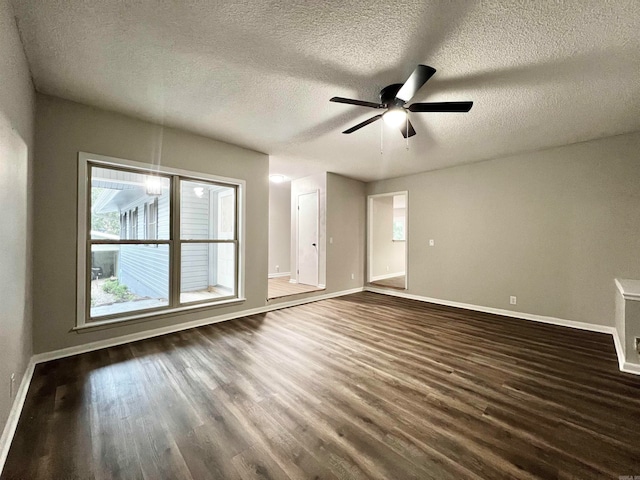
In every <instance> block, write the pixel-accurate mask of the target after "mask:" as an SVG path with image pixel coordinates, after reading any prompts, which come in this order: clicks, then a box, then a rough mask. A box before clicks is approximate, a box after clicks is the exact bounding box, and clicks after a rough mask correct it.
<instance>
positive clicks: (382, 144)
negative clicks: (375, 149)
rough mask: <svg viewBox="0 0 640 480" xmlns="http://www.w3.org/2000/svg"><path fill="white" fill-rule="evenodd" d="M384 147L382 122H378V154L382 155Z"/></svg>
mask: <svg viewBox="0 0 640 480" xmlns="http://www.w3.org/2000/svg"><path fill="white" fill-rule="evenodd" d="M383 147H384V122H380V156H382V152H383Z"/></svg>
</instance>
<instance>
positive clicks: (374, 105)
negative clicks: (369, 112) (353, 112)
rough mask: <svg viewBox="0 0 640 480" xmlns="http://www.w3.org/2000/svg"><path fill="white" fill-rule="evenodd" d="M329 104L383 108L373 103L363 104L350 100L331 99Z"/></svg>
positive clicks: (361, 101)
mask: <svg viewBox="0 0 640 480" xmlns="http://www.w3.org/2000/svg"><path fill="white" fill-rule="evenodd" d="M329 101H330V102H336V103H346V104H347V105H358V106H360V107H370V108H384V105H381V104H379V103H373V102H365V101H363V100H352V99H351V98H343V97H333V98H332V99H330V100H329Z"/></svg>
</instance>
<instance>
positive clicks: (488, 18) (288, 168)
mask: <svg viewBox="0 0 640 480" xmlns="http://www.w3.org/2000/svg"><path fill="white" fill-rule="evenodd" d="M14 7H15V10H16V14H17V17H18V23H19V28H20V32H21V35H22V38H23V41H24V43H25V49H26V52H27V58H28V60H29V63H30V66H31V70H32V73H33V76H34V81H35V84H36V88H37V89H38V90H39V91H41V92H44V93H48V94H52V95H56V96H59V97H63V98H67V99H70V100H75V101H78V102H82V103H86V104H90V105H95V106H99V107H103V108H107V109H110V110H115V111H119V112H123V113H126V114H129V115H133V116H136V117H140V118H144V119H148V120H152V121H155V122H160V123H163V124H165V125H168V126H175V127H180V128H184V129H187V130H191V131H195V132H198V133H202V134H205V135H208V136H211V137H214V138H217V139H220V140H224V141H228V142H231V143H235V144H238V145H241V146H245V147H249V148H252V149H255V150H258V151H261V152H265V153H268V154H270V155H271V156H272V165H271V170H272V171H275V170H281V171H284V173H289V174H290V175H292V176H298V175H300V174H302V173H305V172H313V171H318V170H327V171H333V172H337V173H341V174H344V175H347V176H351V177H354V178H359V179H362V180H374V179H380V178H388V177H395V176H399V175H405V174H409V173H414V172H419V171H425V170H431V169H436V168H443V167H446V166H451V165H455V164H460V163H467V162H474V161H479V160H483V159H488V158H495V157H500V156H504V155H508V154H512V153H517V152H523V151H531V150H538V149H542V148H547V147H551V146H557V145H564V144H569V143H574V142H579V141H584V140H589V139H593V138H598V137H602V136H608V135H615V134H620V133H626V132H630V131H637V130H640V115H639V114H638V113H639V112H640V1H638V0H627V1H622V0H618V1H606V0H564V1H561V0H557V1H551V0H548V1H545V0H529V1H527V0H487V1H471V0H461V1H455V0H449V1H440V2H435V1H424V0H404V1H397V2H389V1H381V0H335V1H334V0H330V1H308V0H271V1H254V0H244V1H225V2H222V1H215V2H213V1H205V0H203V1H183V2H178V1H144V0H138V1H125V2H123V1H115V0H44V1H43V0H15V2H14ZM418 63H424V64H427V65H431V66H433V67H434V68H436V69H437V73H436V75H435V76H434V77H433V78H432V79H431V80H430V81H429V82H428V83H427V84H426V85H425V86H424V87H423V88H422V90H420V92H419V93H418V94H417V95H416V97H415V98H414V101H451V100H473V101H474V107H473V109H472V110H471V112H470V113H468V114H412V116H411V120H412V122H413V124H414V126H415V128H416V130H417V131H418V135H417V136H415V137H413V138H411V139H410V140H409V144H408V148H409V149H408V150H407V148H406V147H407V145H406V142H405V140H404V139H403V138H402V136H401V135H400V133H398V132H397V131H395V130H389V129H387V127H385V128H384V129H383V128H381V125H382V124H383V122H378V123H375V124H372V125H370V126H367V127H365V128H363V129H362V130H360V131H358V132H356V133H354V134H352V135H343V134H341V133H340V132H341V131H342V130H344V129H345V128H347V127H350V126H352V125H354V124H355V123H358V122H360V121H362V120H364V119H366V118H368V117H369V116H372V115H375V114H377V113H379V112H376V111H375V110H371V109H367V108H363V107H354V106H348V105H341V104H335V103H330V102H329V98H331V97H332V96H343V97H350V98H359V99H362V100H369V101H376V100H377V95H378V92H379V90H380V89H381V88H382V87H384V86H385V85H387V84H390V83H402V82H404V80H405V79H406V78H407V77H408V75H409V74H410V73H411V72H412V71H413V69H414V68H415V66H416V64H418ZM381 133H382V139H381ZM381 140H382V142H381ZM381 143H382V152H381Z"/></svg>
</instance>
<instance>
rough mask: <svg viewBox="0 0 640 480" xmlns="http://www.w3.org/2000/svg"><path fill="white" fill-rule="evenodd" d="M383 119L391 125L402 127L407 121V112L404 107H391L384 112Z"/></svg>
mask: <svg viewBox="0 0 640 480" xmlns="http://www.w3.org/2000/svg"><path fill="white" fill-rule="evenodd" d="M382 119H383V120H384V123H386V124H387V125H389V126H390V127H401V126H402V125H403V124H404V123H405V122H406V121H407V112H406V110H405V109H404V108H390V109H389V110H387V111H386V112H384V114H383V115H382Z"/></svg>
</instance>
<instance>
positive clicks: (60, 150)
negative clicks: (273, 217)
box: [33, 94, 269, 353]
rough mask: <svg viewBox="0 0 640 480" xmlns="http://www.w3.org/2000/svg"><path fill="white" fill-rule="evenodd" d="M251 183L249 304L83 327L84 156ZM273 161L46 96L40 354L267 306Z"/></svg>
mask: <svg viewBox="0 0 640 480" xmlns="http://www.w3.org/2000/svg"><path fill="white" fill-rule="evenodd" d="M79 151H85V152H90V153H96V154H101V155H108V156H113V157H119V158H125V159H129V160H135V161H139V162H147V163H156V164H157V163H160V164H161V165H164V166H168V167H174V168H182V169H185V170H192V171H196V172H204V173H211V174H216V175H222V176H227V177H233V178H239V179H244V180H246V182H247V183H246V192H247V197H246V236H245V238H246V245H245V248H246V257H245V260H246V278H245V289H246V290H245V293H246V295H245V296H246V298H247V301H246V302H244V303H242V304H240V305H234V306H229V307H215V308H209V309H205V310H200V311H197V312H191V313H188V314H183V315H173V316H170V315H165V316H161V317H158V318H155V319H153V320H147V321H144V322H139V323H131V324H127V325H123V326H117V327H113V328H108V329H103V330H99V331H90V332H85V333H74V332H70V329H71V328H73V326H74V325H75V305H76V272H75V269H76V260H75V259H76V236H77V225H76V223H77V221H76V211H77V205H76V203H77V192H76V190H77V187H76V185H77V162H78V160H77V159H78V152H79ZM268 168H269V165H268V157H267V156H266V155H264V154H261V153H257V152H253V151H250V150H246V149H243V148H240V147H236V146H233V145H229V144H226V143H222V142H217V141H215V140H211V139H209V138H205V137H201V136H198V135H193V134H190V133H186V132H183V131H179V130H173V129H168V128H167V129H164V131H162V129H161V127H159V126H157V125H154V124H151V123H147V122H143V121H140V120H136V119H132V118H129V117H126V116H123V115H119V114H116V113H112V112H107V111H104V110H100V109H97V108H91V107H87V106H84V105H80V104H77V103H73V102H69V101H65V100H61V99H58V98H55V97H50V96H46V95H40V94H38V96H37V115H36V155H35V168H34V257H33V262H34V264H33V271H34V288H35V292H37V295H35V298H34V324H33V329H34V331H33V335H34V351H35V352H36V353H39V352H45V351H50V350H55V349H59V348H64V347H69V346H74V345H80V344H83V343H88V342H92V341H98V340H104V339H107V338H111V337H117V336H121V335H126V334H130V333H135V332H140V331H143V330H148V329H153V328H158V327H163V326H168V325H175V324H177V323H181V322H187V321H191V320H197V319H201V318H208V317H212V316H215V315H222V314H226V313H231V312H235V311H240V310H245V309H250V308H256V307H260V306H263V305H264V303H265V299H266V297H267V242H266V232H267V229H268V221H267V219H268V201H267V199H268V195H269V193H268Z"/></svg>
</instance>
